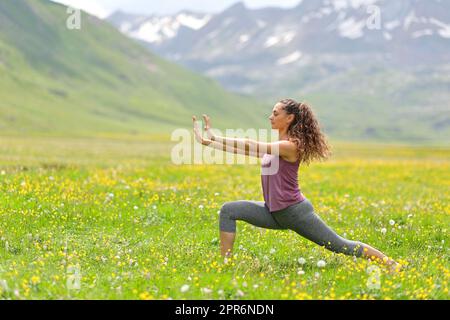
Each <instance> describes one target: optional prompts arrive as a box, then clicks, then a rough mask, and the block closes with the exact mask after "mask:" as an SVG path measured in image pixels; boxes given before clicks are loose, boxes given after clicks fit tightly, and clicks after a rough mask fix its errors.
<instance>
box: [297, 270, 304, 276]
mask: <svg viewBox="0 0 450 320" xmlns="http://www.w3.org/2000/svg"><path fill="white" fill-rule="evenodd" d="M297 274H298V275H300V276H301V275H304V274H305V271H303V270H298V272H297Z"/></svg>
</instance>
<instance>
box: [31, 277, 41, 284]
mask: <svg viewBox="0 0 450 320" xmlns="http://www.w3.org/2000/svg"><path fill="white" fill-rule="evenodd" d="M39 281H41V279H40V278H39V277H38V276H32V277H31V283H32V284H37V283H39Z"/></svg>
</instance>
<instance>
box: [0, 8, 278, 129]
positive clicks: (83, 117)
mask: <svg viewBox="0 0 450 320" xmlns="http://www.w3.org/2000/svg"><path fill="white" fill-rule="evenodd" d="M68 16H69V15H68V14H67V12H66V8H65V7H64V6H62V5H59V4H54V3H52V2H49V1H44V0H19V1H1V2H0V96H1V100H0V130H1V133H2V134H3V135H5V134H52V135H53V134H60V135H82V136H83V135H86V136H89V135H111V134H134V135H136V134H149V133H151V134H155V133H160V134H169V133H170V132H171V130H173V129H174V128H179V127H186V128H190V125H191V115H192V114H197V115H198V116H200V115H201V114H202V113H208V114H210V115H211V117H212V119H213V121H214V122H213V123H214V125H215V126H217V127H218V128H237V127H243V128H250V127H257V128H260V127H261V128H265V127H268V126H267V121H266V118H267V116H268V114H269V113H270V111H271V108H272V105H269V104H262V103H260V102H257V101H255V100H254V99H251V98H248V97H244V96H237V95H234V94H230V93H228V92H226V91H225V90H224V89H222V88H221V87H220V85H218V83H216V82H214V81H213V80H210V79H208V78H205V77H203V76H200V75H197V74H194V73H192V72H190V71H188V70H187V69H184V68H182V67H179V66H176V65H174V64H172V63H169V62H167V61H165V60H163V59H161V58H158V57H157V56H155V55H153V54H151V53H149V52H148V50H146V49H145V48H143V47H141V46H140V45H139V44H137V43H136V42H134V41H133V40H130V39H128V38H127V37H125V36H124V35H122V34H121V33H119V32H118V31H117V30H116V29H115V28H114V27H112V26H110V25H108V24H107V23H105V22H103V21H101V20H99V19H97V18H95V17H92V16H89V15H87V14H85V13H84V12H83V13H82V15H81V29H80V30H69V29H68V28H67V27H66V19H67V17H68Z"/></svg>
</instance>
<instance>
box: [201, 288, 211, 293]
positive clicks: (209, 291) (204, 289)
mask: <svg viewBox="0 0 450 320" xmlns="http://www.w3.org/2000/svg"><path fill="white" fill-rule="evenodd" d="M202 292H203V293H206V294H208V293H211V292H212V290H211V289H209V288H202Z"/></svg>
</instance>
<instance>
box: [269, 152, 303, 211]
mask: <svg viewBox="0 0 450 320" xmlns="http://www.w3.org/2000/svg"><path fill="white" fill-rule="evenodd" d="M277 158H278V159H277ZM299 165H300V160H297V161H296V162H289V161H286V160H284V159H283V158H282V157H280V156H276V155H271V154H265V155H264V156H263V158H262V161H261V184H262V190H263V194H264V201H265V205H266V207H267V208H268V209H269V211H270V212H273V211H278V210H281V209H284V208H287V207H289V206H290V205H293V204H296V203H298V202H301V201H303V200H305V196H304V195H303V194H302V193H301V191H300V189H299V187H298V167H299Z"/></svg>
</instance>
